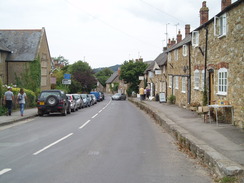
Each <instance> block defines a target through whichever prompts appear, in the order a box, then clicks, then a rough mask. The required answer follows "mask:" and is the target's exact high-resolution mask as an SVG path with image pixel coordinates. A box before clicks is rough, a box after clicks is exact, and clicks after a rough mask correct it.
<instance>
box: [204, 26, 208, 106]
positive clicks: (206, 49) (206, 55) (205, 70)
mask: <svg viewBox="0 0 244 183" xmlns="http://www.w3.org/2000/svg"><path fill="white" fill-rule="evenodd" d="M204 29H205V30H206V40H205V59H204V91H203V95H204V96H203V98H204V99H203V102H206V103H205V104H204V105H207V104H208V99H207V59H208V28H207V27H204Z"/></svg>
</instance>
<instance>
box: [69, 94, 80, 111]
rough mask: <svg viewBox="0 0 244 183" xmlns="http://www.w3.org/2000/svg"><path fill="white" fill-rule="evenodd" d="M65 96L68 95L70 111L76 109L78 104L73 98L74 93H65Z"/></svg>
mask: <svg viewBox="0 0 244 183" xmlns="http://www.w3.org/2000/svg"><path fill="white" fill-rule="evenodd" d="M66 96H67V97H68V100H69V101H70V108H71V111H72V112H75V111H77V110H78V106H77V103H76V100H75V97H74V95H72V94H66Z"/></svg>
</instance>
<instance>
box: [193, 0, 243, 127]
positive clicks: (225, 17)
mask: <svg viewBox="0 0 244 183" xmlns="http://www.w3.org/2000/svg"><path fill="white" fill-rule="evenodd" d="M221 7H222V10H221V12H220V13H218V14H217V15H216V16H215V17H213V18H212V19H210V20H208V8H207V7H206V2H203V5H202V8H201V10H200V19H201V20H200V23H201V25H200V26H199V27H198V28H196V29H195V30H194V31H193V32H192V48H191V49H192V50H191V63H192V66H191V68H192V69H191V75H192V80H191V85H192V92H191V102H199V103H200V104H202V103H203V100H202V98H203V91H204V85H206V91H207V96H206V97H207V99H208V101H207V103H208V104H230V105H232V106H233V107H234V124H235V125H238V126H239V127H241V128H244V121H243V119H244V109H243V104H244V87H243V86H244V80H243V78H244V72H243V71H244V60H243V58H244V54H243V53H244V52H243V50H244V44H243V43H244V42H243V40H244V33H243V28H244V27H243V26H244V17H243V15H244V1H243V0H238V1H236V2H234V3H232V4H231V1H230V0H222V4H221ZM225 112H227V111H224V112H223V113H225Z"/></svg>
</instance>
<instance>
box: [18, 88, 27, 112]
mask: <svg viewBox="0 0 244 183" xmlns="http://www.w3.org/2000/svg"><path fill="white" fill-rule="evenodd" d="M26 100H27V96H26V93H25V92H24V89H23V88H20V91H19V93H18V101H17V102H18V103H19V108H20V115H21V116H23V115H24V109H25V101H26Z"/></svg>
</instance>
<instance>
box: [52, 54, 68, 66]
mask: <svg viewBox="0 0 244 183" xmlns="http://www.w3.org/2000/svg"><path fill="white" fill-rule="evenodd" d="M52 59H53V61H58V63H59V64H62V65H64V66H66V65H69V60H67V59H65V58H64V57H63V56H58V57H53V58H52Z"/></svg>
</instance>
